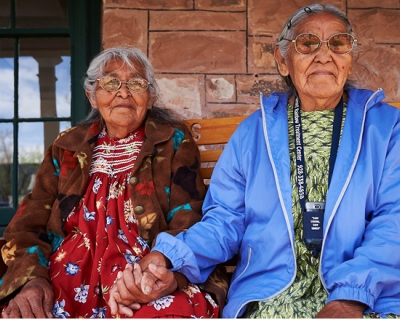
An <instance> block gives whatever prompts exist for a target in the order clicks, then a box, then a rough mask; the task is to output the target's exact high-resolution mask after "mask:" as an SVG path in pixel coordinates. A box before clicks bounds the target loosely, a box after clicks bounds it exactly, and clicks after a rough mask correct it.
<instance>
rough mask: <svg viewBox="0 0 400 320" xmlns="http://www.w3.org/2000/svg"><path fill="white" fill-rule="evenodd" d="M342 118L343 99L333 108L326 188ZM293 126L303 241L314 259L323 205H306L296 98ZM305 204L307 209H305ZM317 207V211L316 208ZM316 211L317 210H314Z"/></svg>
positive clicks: (301, 132) (319, 242)
mask: <svg viewBox="0 0 400 320" xmlns="http://www.w3.org/2000/svg"><path fill="white" fill-rule="evenodd" d="M342 118H343V98H341V99H340V102H339V104H338V105H337V106H336V108H335V116H334V119H333V130H332V143H331V150H330V155H329V176H328V187H329V185H330V183H331V178H332V172H333V168H334V166H335V162H336V155H337V151H338V147H339V140H340V131H341V127H342ZM293 126H294V144H295V152H296V174H297V180H296V184H297V190H298V196H299V201H300V206H301V210H302V211H301V212H302V214H303V241H304V244H305V246H306V248H307V249H308V250H310V251H312V255H313V256H314V258H318V256H319V252H320V251H321V247H322V238H323V220H324V203H321V202H311V203H306V199H307V196H306V191H307V187H306V186H307V184H306V167H305V161H304V143H303V129H302V124H301V114H300V99H299V98H298V97H297V96H296V98H295V103H294V107H293ZM306 204H307V205H308V208H306ZM316 206H318V209H317V207H316ZM315 209H317V210H315Z"/></svg>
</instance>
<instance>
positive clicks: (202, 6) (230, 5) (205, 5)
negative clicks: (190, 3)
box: [195, 0, 246, 11]
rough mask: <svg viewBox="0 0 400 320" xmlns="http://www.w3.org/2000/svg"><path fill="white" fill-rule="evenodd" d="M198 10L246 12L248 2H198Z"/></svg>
mask: <svg viewBox="0 0 400 320" xmlns="http://www.w3.org/2000/svg"><path fill="white" fill-rule="evenodd" d="M195 6H196V9H198V10H212V11H219V10H221V11H246V0H196V1H195Z"/></svg>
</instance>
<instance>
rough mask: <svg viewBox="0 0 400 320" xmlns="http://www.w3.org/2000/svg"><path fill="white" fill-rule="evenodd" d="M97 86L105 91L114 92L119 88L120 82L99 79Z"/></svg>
mask: <svg viewBox="0 0 400 320" xmlns="http://www.w3.org/2000/svg"><path fill="white" fill-rule="evenodd" d="M99 84H100V87H102V88H103V89H104V90H106V91H115V90H118V89H119V87H120V86H121V81H120V80H119V79H118V78H114V77H108V76H105V77H102V78H100V79H99Z"/></svg>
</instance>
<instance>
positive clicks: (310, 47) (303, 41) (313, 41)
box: [282, 33, 357, 54]
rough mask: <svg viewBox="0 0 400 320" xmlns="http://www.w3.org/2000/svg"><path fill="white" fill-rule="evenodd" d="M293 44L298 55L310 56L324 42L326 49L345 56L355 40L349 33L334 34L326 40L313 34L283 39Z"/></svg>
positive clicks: (351, 48)
mask: <svg viewBox="0 0 400 320" xmlns="http://www.w3.org/2000/svg"><path fill="white" fill-rule="evenodd" d="M282 40H287V41H291V42H293V43H294V48H295V49H296V51H297V52H298V53H300V54H311V53H314V52H316V51H317V50H318V49H319V48H321V44H322V42H326V44H327V45H328V48H329V49H331V50H332V51H333V52H334V53H336V54H346V53H349V52H350V51H351V50H353V49H354V47H355V45H356V44H357V39H356V38H354V37H353V36H352V35H351V34H349V33H336V34H334V35H331V36H330V37H329V39H328V40H322V39H321V38H320V37H318V36H317V35H316V34H313V33H301V34H299V35H298V36H297V37H296V38H295V39H294V40H291V39H285V38H283V39H282Z"/></svg>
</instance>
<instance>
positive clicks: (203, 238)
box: [153, 126, 245, 283]
mask: <svg viewBox="0 0 400 320" xmlns="http://www.w3.org/2000/svg"><path fill="white" fill-rule="evenodd" d="M239 129H240V126H239V128H238V129H237V130H236V132H235V133H234V134H233V135H232V137H231V139H230V141H229V143H228V145H227V146H226V148H225V150H224V152H223V153H222V155H221V157H220V159H219V161H218V163H217V165H216V167H215V169H214V172H213V175H212V178H211V183H210V187H209V189H208V191H207V195H206V198H205V200H204V204H203V213H204V215H203V219H202V220H201V221H200V222H198V223H196V224H195V225H194V226H192V227H190V228H189V229H188V230H187V231H186V232H181V233H180V234H178V235H177V236H176V237H175V238H174V239H172V238H173V237H171V236H167V235H165V234H160V235H159V236H158V237H157V241H156V246H155V247H154V248H153V250H156V251H160V252H162V253H163V254H164V255H165V256H166V257H168V258H169V259H170V260H171V262H172V265H173V270H174V271H179V272H181V273H183V274H184V275H185V276H186V277H187V278H188V279H189V280H190V281H192V282H194V283H199V282H204V281H205V280H206V279H207V277H208V276H209V274H210V273H211V272H212V270H213V269H214V268H215V266H216V265H217V264H220V263H223V262H225V261H227V260H229V259H230V258H232V257H233V256H234V255H235V254H236V253H237V252H238V250H239V245H240V243H241V240H242V237H243V234H244V231H245V205H244V198H245V197H244V190H245V179H244V177H243V173H242V170H241V161H240V160H241V159H240V157H241V155H240V150H241V148H240V139H239V132H238V130H239Z"/></svg>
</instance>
